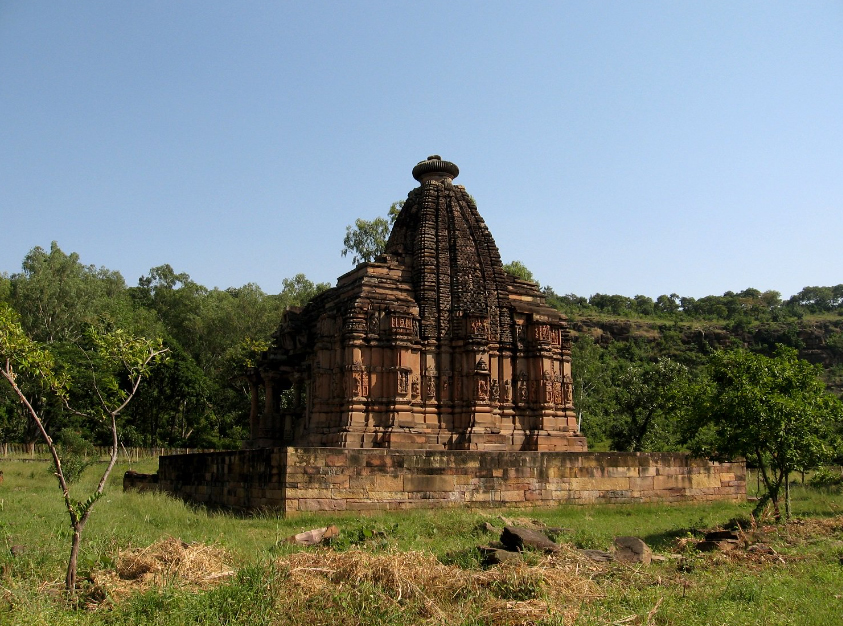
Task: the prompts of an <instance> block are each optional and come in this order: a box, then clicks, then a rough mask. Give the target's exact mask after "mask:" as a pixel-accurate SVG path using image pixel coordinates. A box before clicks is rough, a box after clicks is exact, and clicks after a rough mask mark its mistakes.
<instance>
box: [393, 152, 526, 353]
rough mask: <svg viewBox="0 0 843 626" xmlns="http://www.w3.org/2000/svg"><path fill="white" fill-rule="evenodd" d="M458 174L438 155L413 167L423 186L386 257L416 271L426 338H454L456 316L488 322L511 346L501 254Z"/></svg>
mask: <svg viewBox="0 0 843 626" xmlns="http://www.w3.org/2000/svg"><path fill="white" fill-rule="evenodd" d="M458 173H459V168H458V167H457V166H456V165H455V164H453V163H451V162H449V161H443V160H442V159H441V157H439V156H438V155H433V156H431V157H428V159H427V160H426V161H422V162H421V163H419V164H418V165H416V166H415V167H414V168H413V176H414V177H415V178H416V179H417V180H420V181H421V185H420V186H419V187H417V188H416V189H414V190H413V191H411V192H410V193H409V195H408V196H407V200H406V201H405V203H404V207H403V209H402V210H401V213H400V214H399V215H398V217H397V219H396V220H395V225H394V226H393V229H392V233H391V235H390V237H389V240H388V242H387V244H386V253H387V254H391V255H394V256H395V257H397V258H399V259H401V260H402V261H403V264H404V265H405V266H410V267H411V268H412V276H413V287H414V290H415V299H416V301H417V302H418V303H419V309H420V316H421V330H422V336H423V337H426V338H438V339H444V338H446V337H449V336H453V333H454V330H455V325H454V318H455V317H465V316H475V317H482V318H487V319H488V320H489V326H490V328H489V330H490V335H491V337H490V338H491V339H492V340H493V341H501V340H503V341H509V340H510V335H511V330H510V327H511V315H510V314H509V311H508V309H507V308H506V307H505V306H504V304H505V303H507V302H508V300H509V296H508V293H507V287H506V284H507V283H506V275H505V273H504V269H503V264H502V263H501V257H500V253H499V252H498V247H497V245H496V244H495V240H494V239H493V238H492V234H491V233H490V232H489V229H488V228H487V227H486V223H485V222H484V221H483V218H482V217H480V214H479V213H478V212H477V207H476V206H475V204H474V201H473V200H472V199H471V196H469V195H468V193H467V192H466V190H465V188H463V187H461V186H458V185H453V184H452V182H451V180H452V177H453V176H456V175H457V174H458Z"/></svg>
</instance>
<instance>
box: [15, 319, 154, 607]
mask: <svg viewBox="0 0 843 626" xmlns="http://www.w3.org/2000/svg"><path fill="white" fill-rule="evenodd" d="M87 338H88V340H89V341H90V344H91V345H92V346H93V350H92V351H91V352H84V353H83V354H81V355H80V358H84V360H85V361H86V362H87V363H89V364H90V368H91V371H92V374H93V375H92V377H91V381H92V385H93V391H94V393H95V394H96V396H97V397H98V398H99V401H100V404H99V407H98V415H97V417H98V418H99V419H100V420H102V421H104V422H106V423H107V425H108V426H107V427H108V429H109V431H110V432H111V436H112V441H111V456H110V459H109V462H108V464H107V466H106V468H105V470H104V471H103V473H102V476H101V478H100V480H99V483H98V484H97V487H96V489H95V490H94V491H93V492H92V493H91V494H90V495H88V497H87V498H86V499H85V500H76V499H74V498H73V497H72V496H71V494H70V478H71V477H70V476H68V474H67V472H66V471H65V468H64V467H63V466H62V459H61V456H60V452H59V447H58V446H57V444H56V442H55V441H54V440H53V439H52V437H51V436H50V435H49V433H48V431H47V428H46V427H45V425H44V422H43V420H42V419H41V417H40V416H39V414H38V411H37V410H36V409H35V407H34V406H33V404H32V403H31V402H30V401H29V398H28V397H27V395H26V393H25V392H24V390H23V387H22V386H21V385H20V381H21V378H26V377H34V378H37V379H38V380H39V381H40V382H41V383H42V384H43V385H44V386H46V387H49V389H50V390H52V391H53V393H55V394H56V395H57V396H58V397H59V398H60V399H61V400H62V402H63V403H64V404H65V406H67V407H68V409H70V404H69V398H70V390H71V388H72V386H73V381H72V380H71V378H70V376H69V375H68V373H67V368H66V367H62V365H61V364H59V363H57V361H56V359H55V357H54V355H53V354H52V353H51V352H50V351H49V349H47V348H45V347H44V346H43V345H42V344H39V343H38V342H36V341H33V340H32V339H31V338H30V337H29V336H28V335H27V334H26V332H24V330H23V328H22V326H21V324H20V322H19V319H18V316H17V314H16V313H15V312H14V311H13V310H12V309H11V308H10V307H9V306H7V305H5V304H0V376H2V377H3V378H4V379H5V380H6V382H7V383H8V384H9V386H10V387H11V388H12V390H13V392H14V394H15V395H16V396H17V398H18V400H19V401H20V403H21V404H22V405H23V406H24V407H25V410H26V412H27V413H28V415H29V417H30V418H31V419H32V421H33V422H34V423H35V425H36V427H37V428H38V431H39V433H40V434H41V437H42V439H43V440H44V443H46V444H47V447H48V449H49V450H50V454H51V456H52V459H53V466H54V469H55V475H56V479H57V480H58V486H59V489H60V490H61V492H62V497H63V499H64V506H65V509H66V511H67V513H68V516H69V518H70V526H71V531H72V536H71V547H70V556H69V558H68V563H67V575H66V576H65V587H66V589H67V591H68V592H69V593H70V594H74V593H75V590H76V572H77V563H78V557H79V547H80V544H81V540H82V531H83V530H84V528H85V525H86V524H87V522H88V520H89V518H90V516H91V513H92V512H93V510H94V506H95V505H96V503H97V501H98V500H99V499H100V497H101V496H102V494H103V491H104V489H105V485H106V482H107V481H108V477H109V476H110V474H111V471H112V470H113V469H114V465H115V463H116V462H117V450H118V448H117V446H118V444H119V439H118V429H117V418H118V416H119V415H120V414H121V413H122V412H123V410H124V409H125V408H126V407H127V406H128V405H129V403H130V402H131V401H132V398H134V396H135V394H136V393H137V391H138V387H139V386H140V383H141V381H142V380H143V378H144V377H145V376H146V375H147V373H148V372H149V370H150V368H152V367H153V365H155V364H156V363H157V362H158V361H160V360H161V359H162V357H163V355H164V353H165V352H166V349H165V348H163V347H162V346H161V343H160V341H153V340H148V339H144V338H139V337H135V336H133V335H131V334H129V333H126V332H124V331H122V330H119V329H117V330H110V331H100V330H94V329H91V330H89V331H88V334H87ZM70 410H72V409H70ZM68 469H71V468H68Z"/></svg>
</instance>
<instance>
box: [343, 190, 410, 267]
mask: <svg viewBox="0 0 843 626" xmlns="http://www.w3.org/2000/svg"><path fill="white" fill-rule="evenodd" d="M403 206H404V201H403V200H400V201H398V202H393V203H392V204H391V205H390V207H389V211H388V212H387V216H386V217H376V218H375V219H373V220H372V221H368V220H364V219H361V218H358V219H356V220H354V226H351V225H349V226H346V227H345V239H343V242H342V245H343V248H342V251H341V254H342V256H348V254H349V253H351V255H352V256H351V262H352V263H353V264H354V265H358V264H360V263H369V262H371V261H374V260H375V259H376V258H377V257H379V256H380V255H382V254H383V252H384V250H385V249H386V241H387V239H388V238H389V230H390V228H392V225H393V224H395V220H396V218H397V217H398V214H399V213H400V212H401V208H402V207H403Z"/></svg>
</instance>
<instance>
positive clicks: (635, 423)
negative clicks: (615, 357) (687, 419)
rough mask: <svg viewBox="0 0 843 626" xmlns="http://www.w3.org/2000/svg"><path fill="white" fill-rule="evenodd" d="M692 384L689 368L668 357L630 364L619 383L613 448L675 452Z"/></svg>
mask: <svg viewBox="0 0 843 626" xmlns="http://www.w3.org/2000/svg"><path fill="white" fill-rule="evenodd" d="M689 382H690V378H689V373H688V368H687V367H685V366H684V365H681V364H679V363H677V362H676V361H673V360H671V359H669V358H666V357H661V358H659V359H658V360H657V361H656V362H655V363H637V364H633V365H630V366H629V367H628V368H627V370H626V371H625V372H624V373H623V374H622V375H621V376H620V377H619V379H618V380H617V382H616V388H615V403H616V406H617V413H616V415H615V419H614V421H613V423H612V425H611V426H610V429H609V436H610V437H611V439H612V446H613V448H614V449H615V450H628V451H631V452H642V451H664V450H670V449H675V447H676V446H677V442H678V439H679V437H680V434H681V432H682V431H681V428H680V420H681V418H682V412H683V410H684V408H685V406H686V400H687V397H688V394H687V389H688V385H689Z"/></svg>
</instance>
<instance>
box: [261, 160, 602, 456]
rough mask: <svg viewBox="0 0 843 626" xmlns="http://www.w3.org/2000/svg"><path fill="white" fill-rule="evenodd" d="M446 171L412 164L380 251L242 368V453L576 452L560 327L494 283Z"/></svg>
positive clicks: (291, 317) (475, 225)
mask: <svg viewBox="0 0 843 626" xmlns="http://www.w3.org/2000/svg"><path fill="white" fill-rule="evenodd" d="M458 173H459V169H458V168H457V167H456V165H454V164H453V163H449V162H447V161H442V160H441V159H440V158H439V157H438V156H434V157H429V158H428V159H427V160H426V161H422V162H421V163H419V164H418V165H417V166H416V167H415V168H414V170H413V175H414V177H416V179H417V180H418V181H419V182H420V186H419V187H417V188H416V189H414V190H412V191H411V192H410V193H409V195H408V196H407V200H406V202H405V204H404V207H403V209H402V211H401V213H400V214H399V215H398V217H397V219H396V221H395V225H394V228H393V231H392V233H391V235H390V238H389V241H388V243H387V246H386V254H385V255H384V256H382V257H379V258H378V259H377V260H376V262H374V263H365V264H362V265H360V266H358V267H357V268H356V269H355V270H353V271H351V272H349V273H348V274H345V275H344V276H342V277H340V278H339V280H338V283H337V286H336V287H335V288H333V289H330V290H328V291H327V292H325V293H323V294H320V295H319V296H318V297H317V298H315V299H314V300H313V301H312V302H310V303H309V304H308V305H307V306H306V307H305V308H304V309H301V310H291V311H288V313H287V314H286V316H285V319H284V321H283V323H282V325H281V327H280V328H279V329H278V331H277V332H276V333H275V335H274V342H273V345H272V347H271V348H270V349H269V350H268V351H267V352H266V353H265V354H264V355H263V357H262V358H261V359H260V361H259V363H258V366H257V367H256V368H254V369H253V370H251V371H250V376H249V378H250V381H252V384H253V400H252V441H251V445H252V446H254V447H261V446H276V445H295V446H336V447H346V448H404V449H440V450H441V449H449V450H497V451H506V450H541V451H584V450H586V442H585V439H584V438H583V437H582V436H581V435H580V434H579V433H578V432H577V424H576V418H575V413H574V407H573V403H572V382H571V339H570V333H569V331H568V326H567V322H566V319H565V317H564V316H563V315H561V314H559V313H558V312H557V311H555V310H554V309H552V308H551V307H549V306H548V305H547V304H546V303H545V300H544V297H543V296H542V294H541V292H540V291H539V290H538V288H537V286H536V285H535V284H533V283H529V282H526V281H521V280H518V279H516V278H514V277H512V276H510V275H508V274H506V272H505V271H504V269H503V265H502V263H501V259H500V254H499V252H498V249H497V246H496V245H495V241H494V239H493V238H492V235H491V233H490V232H489V230H488V228H487V227H486V224H485V222H484V221H483V218H482V217H480V214H479V213H478V211H477V207H476V206H475V204H474V201H473V200H472V199H471V197H470V196H469V194H468V193H467V192H466V191H465V189H464V188H463V187H461V186H459V185H454V184H453V178H454V177H456V175H457V174H458ZM261 390H262V391H263V397H264V401H263V403H261V402H260V395H261V393H260V392H261Z"/></svg>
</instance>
